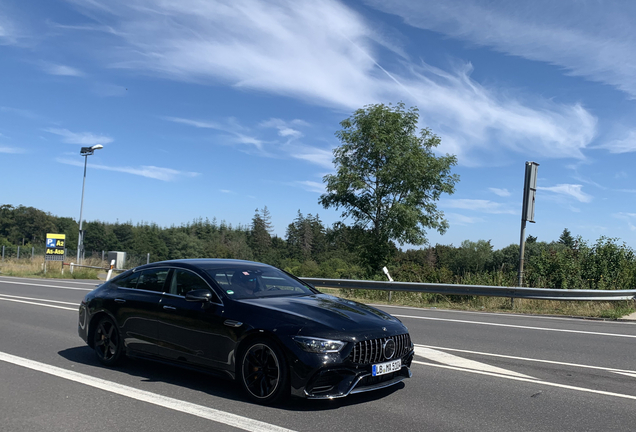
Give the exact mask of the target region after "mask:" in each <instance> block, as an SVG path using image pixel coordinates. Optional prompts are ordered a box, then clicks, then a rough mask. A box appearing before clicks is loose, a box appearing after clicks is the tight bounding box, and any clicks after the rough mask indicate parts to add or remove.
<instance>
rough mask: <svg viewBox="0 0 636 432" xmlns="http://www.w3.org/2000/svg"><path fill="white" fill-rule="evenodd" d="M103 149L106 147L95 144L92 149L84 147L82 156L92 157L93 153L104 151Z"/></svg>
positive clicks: (81, 151)
mask: <svg viewBox="0 0 636 432" xmlns="http://www.w3.org/2000/svg"><path fill="white" fill-rule="evenodd" d="M102 148H104V146H103V145H101V144H95V145H94V146H92V147H82V149H81V150H80V155H82V156H90V155H92V154H93V152H94V151H95V150H99V149H102Z"/></svg>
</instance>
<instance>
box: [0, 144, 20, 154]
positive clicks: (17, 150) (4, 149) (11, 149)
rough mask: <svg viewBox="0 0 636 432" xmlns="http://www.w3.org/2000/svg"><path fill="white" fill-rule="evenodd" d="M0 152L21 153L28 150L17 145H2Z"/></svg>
mask: <svg viewBox="0 0 636 432" xmlns="http://www.w3.org/2000/svg"><path fill="white" fill-rule="evenodd" d="M0 153H5V154H20V153H26V150H24V149H21V148H17V147H3V146H0Z"/></svg>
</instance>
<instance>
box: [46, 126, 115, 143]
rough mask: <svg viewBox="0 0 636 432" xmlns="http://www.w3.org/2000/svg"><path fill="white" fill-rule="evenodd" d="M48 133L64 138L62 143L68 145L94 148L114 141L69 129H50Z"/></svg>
mask: <svg viewBox="0 0 636 432" xmlns="http://www.w3.org/2000/svg"><path fill="white" fill-rule="evenodd" d="M44 130H45V131H46V132H49V133H52V134H54V135H59V136H61V137H62V142H65V143H68V144H81V145H83V146H93V145H96V144H108V143H111V142H113V139H112V138H110V137H108V136H105V135H95V134H93V133H91V132H71V131H70V130H68V129H58V128H48V129H44Z"/></svg>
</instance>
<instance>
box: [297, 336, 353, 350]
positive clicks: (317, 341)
mask: <svg viewBox="0 0 636 432" xmlns="http://www.w3.org/2000/svg"><path fill="white" fill-rule="evenodd" d="M292 339H294V342H296V344H298V346H299V347H301V348H302V349H303V350H305V351H307V352H312V353H319V354H324V353H335V352H338V351H340V350H341V349H342V348H343V347H344V346H345V344H346V342H342V341H339V340H331V339H321V338H315V337H308V336H294V337H293V338H292Z"/></svg>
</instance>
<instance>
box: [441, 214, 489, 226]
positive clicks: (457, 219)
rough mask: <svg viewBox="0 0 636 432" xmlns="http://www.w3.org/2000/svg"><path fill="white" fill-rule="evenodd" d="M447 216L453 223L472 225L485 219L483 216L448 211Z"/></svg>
mask: <svg viewBox="0 0 636 432" xmlns="http://www.w3.org/2000/svg"><path fill="white" fill-rule="evenodd" d="M445 216H446V219H448V221H449V222H450V223H451V225H471V224H474V223H479V222H483V221H484V220H483V219H482V218H476V217H470V216H464V215H461V214H458V213H447V214H446V215H445Z"/></svg>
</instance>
